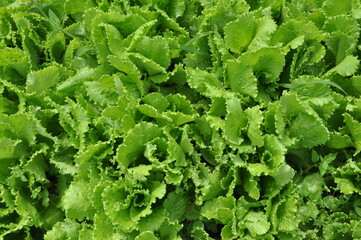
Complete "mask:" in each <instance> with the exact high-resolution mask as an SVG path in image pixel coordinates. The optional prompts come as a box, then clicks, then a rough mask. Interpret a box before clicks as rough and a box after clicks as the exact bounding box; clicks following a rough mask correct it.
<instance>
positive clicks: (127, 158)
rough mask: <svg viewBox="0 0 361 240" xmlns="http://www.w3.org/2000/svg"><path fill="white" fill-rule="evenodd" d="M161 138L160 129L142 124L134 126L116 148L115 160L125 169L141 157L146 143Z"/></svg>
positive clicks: (149, 124)
mask: <svg viewBox="0 0 361 240" xmlns="http://www.w3.org/2000/svg"><path fill="white" fill-rule="evenodd" d="M161 136H163V133H162V131H161V129H159V127H157V126H156V125H154V124H151V123H145V122H143V123H140V124H138V125H136V126H135V127H134V128H133V129H132V130H130V131H129V132H128V134H127V136H126V137H125V139H124V142H123V143H122V144H121V145H120V146H119V147H118V149H117V156H116V160H117V161H118V162H119V163H120V164H121V165H122V166H123V167H124V168H127V167H128V166H129V165H130V164H134V163H136V162H137V160H139V158H141V157H142V154H143V152H144V150H145V144H146V143H147V142H149V141H151V140H153V139H154V138H156V137H161Z"/></svg>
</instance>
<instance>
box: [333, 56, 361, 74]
mask: <svg viewBox="0 0 361 240" xmlns="http://www.w3.org/2000/svg"><path fill="white" fill-rule="evenodd" d="M359 63H360V62H359V60H358V59H357V57H355V56H347V57H345V59H343V60H342V62H340V63H339V64H338V65H337V66H336V67H335V68H334V69H335V71H336V72H337V73H338V74H340V75H341V76H351V75H352V74H354V73H355V72H356V71H357V69H358V68H359Z"/></svg>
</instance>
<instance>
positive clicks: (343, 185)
mask: <svg viewBox="0 0 361 240" xmlns="http://www.w3.org/2000/svg"><path fill="white" fill-rule="evenodd" d="M335 183H337V185H338V187H339V189H340V191H341V192H342V193H343V194H352V193H354V192H356V193H360V192H361V190H360V188H357V187H356V186H355V185H354V184H353V182H352V181H351V180H350V179H347V178H335Z"/></svg>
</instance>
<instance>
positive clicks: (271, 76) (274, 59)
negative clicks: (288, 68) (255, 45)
mask: <svg viewBox="0 0 361 240" xmlns="http://www.w3.org/2000/svg"><path fill="white" fill-rule="evenodd" d="M238 59H239V61H241V62H242V63H244V64H246V65H249V66H251V67H252V68H253V72H254V73H255V75H256V77H257V78H259V77H261V78H264V80H263V81H264V82H266V83H269V82H273V81H276V80H277V78H278V77H279V75H280V74H281V72H282V70H283V66H284V65H285V59H284V57H283V54H282V53H281V51H280V49H278V48H270V47H268V48H261V49H258V50H256V51H249V52H246V53H244V54H242V55H241V56H240V57H239V58H238Z"/></svg>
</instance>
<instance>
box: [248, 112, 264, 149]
mask: <svg viewBox="0 0 361 240" xmlns="http://www.w3.org/2000/svg"><path fill="white" fill-rule="evenodd" d="M244 113H245V115H246V116H247V118H248V123H249V124H248V130H247V136H248V137H249V139H250V140H251V142H252V144H253V145H255V146H257V147H261V146H263V136H262V130H261V124H262V123H263V115H262V112H261V110H260V109H259V107H253V108H248V109H246V111H245V112H244Z"/></svg>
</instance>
